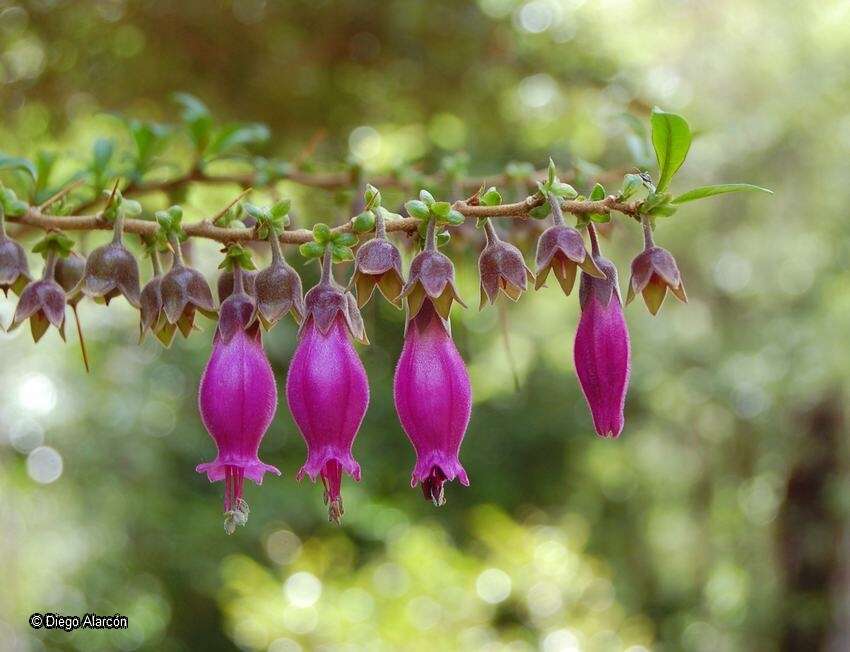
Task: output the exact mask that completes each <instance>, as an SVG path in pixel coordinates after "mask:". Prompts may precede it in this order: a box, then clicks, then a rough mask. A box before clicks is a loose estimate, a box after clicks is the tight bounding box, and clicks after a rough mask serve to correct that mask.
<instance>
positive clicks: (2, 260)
mask: <svg viewBox="0 0 850 652" xmlns="http://www.w3.org/2000/svg"><path fill="white" fill-rule="evenodd" d="M30 279H31V277H30V270H29V263H28V262H27V255H26V253H25V252H24V248H23V247H21V245H19V244H18V243H17V242H15V241H14V240H12V239H11V238H8V237H6V233H5V232H0V290H3V294H5V295H6V296H9V290H12V292H14V293H15V294H17V295H20V294H21V292H23V290H24V288H25V287H26V285H27V283H29V282H30Z"/></svg>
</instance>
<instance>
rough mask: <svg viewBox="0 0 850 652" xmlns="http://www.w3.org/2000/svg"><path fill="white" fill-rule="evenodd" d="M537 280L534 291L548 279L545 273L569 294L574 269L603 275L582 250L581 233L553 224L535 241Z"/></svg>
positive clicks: (597, 275) (574, 275) (573, 277)
mask: <svg viewBox="0 0 850 652" xmlns="http://www.w3.org/2000/svg"><path fill="white" fill-rule="evenodd" d="M536 258H537V281H536V282H535V284H534V289H535V290H539V289H540V288H541V287H543V284H544V283H545V282H546V277H547V276H549V270H552V271H553V272H554V273H555V278H556V279H558V283H559V284H560V286H561V289H562V290H563V291H564V294H567V295H569V294H570V292H572V290H573V285H574V284H575V278H576V267H581V268H582V269H583V270H584V271H585V272H587V273H588V274H590V275H591V276H596V277H598V278H604V274H602V272H601V271H600V270H599V269H598V268H597V267H596V264H595V263H594V261H593V257H592V256H591V255H590V254H589V253H587V250H586V249H585V248H584V239H583V238H582V237H581V233H579V232H578V231H576V230H575V229H574V228H572V227H569V226H566V225H564V224H556V225H555V226H550V227H549V228H548V229H546V230H545V231H544V232H543V234H542V235H541V236H540V239H539V240H538V241H537V256H536Z"/></svg>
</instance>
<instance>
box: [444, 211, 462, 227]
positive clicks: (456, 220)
mask: <svg viewBox="0 0 850 652" xmlns="http://www.w3.org/2000/svg"><path fill="white" fill-rule="evenodd" d="M464 221H466V218H465V217H464V216H463V213H461V212H460V211H458V210H455V209H454V208H452V209H451V210H450V211H449V214H448V217H446V222H448V223H449V224H451V225H452V226H460V225H461V224H463V223H464Z"/></svg>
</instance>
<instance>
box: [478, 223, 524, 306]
mask: <svg viewBox="0 0 850 652" xmlns="http://www.w3.org/2000/svg"><path fill="white" fill-rule="evenodd" d="M484 228H485V229H486V234H487V245H486V246H485V247H484V249H483V250H482V251H481V255H480V256H479V257H478V274H479V278H480V279H481V304H480V306H479V309H481V308H483V307H484V306H485V305H486V304H487V303H488V302H489V303H490V304H493V303H495V301H496V299H497V298H498V296H499V292H502V293H504V294H505V296H507V297H508V298H509V299H511V300H512V301H517V300H518V299H519V297H520V295H522V293H523V292H525V290H526V289H527V281H529V280H530V281H531V282H532V283H533V282H534V274H532V273H531V270H530V269H528V267H527V266H526V264H525V260H524V259H523V257H522V252H521V251H520V250H519V249H518V248H517V247H515V246H514V245H512V244H511V243H509V242H505V241H503V240H501V239H500V238H499V236H498V235H497V234H496V230H495V229H494V228H493V225H492V224H491V223H490V221H489V220H487V222H485V225H484Z"/></svg>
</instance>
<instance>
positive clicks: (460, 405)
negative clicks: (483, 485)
mask: <svg viewBox="0 0 850 652" xmlns="http://www.w3.org/2000/svg"><path fill="white" fill-rule="evenodd" d="M393 397H394V400H395V408H396V412H397V413H398V417H399V420H400V421H401V427H402V428H403V429H404V432H405V433H406V434H407V437H408V439H409V440H410V443H411V444H413V448H414V450H415V451H416V466H415V467H414V469H413V475H412V477H411V480H410V486H411V487H415V486H416V485H417V484H421V485H422V493H423V494H424V496H425V498H426V500H432V501H433V502H434V504H435V505H442V504H443V503H444V502H445V497H444V491H443V485H444V484H445V482H446V481H447V480H449V481H450V480H454V479H455V478H458V480H459V481H460V483H461V484H462V485H464V486H468V485H469V478H468V477H467V475H466V471H465V470H464V468H463V467H462V466H461V464H460V461H459V460H458V452H459V450H460V445H461V442H462V441H463V437H464V434H465V433H466V427H467V425H468V424H469V417H470V414H471V411H472V386H471V384H470V382H469V374H468V373H467V371H466V366H465V365H464V363H463V359H462V358H461V356H460V353H459V352H458V350H457V347H456V346H455V344H454V342H453V341H452V338H451V335H450V333H449V328H448V324H447V323H446V322H444V321H443V320H442V319H441V318H440V316H439V314H438V313H437V311H436V309H435V306H434V304H433V303H432V301H431V300H430V299H426V300H425V301H424V302H423V303H422V306H421V309H420V310H419V311H418V313H417V314H416V316H415V317H413V318H411V319H410V320H409V321H408V324H407V331H406V333H405V337H404V348H403V349H402V352H401V357H400V358H399V361H398V366H397V367H396V372H395V378H394V381H393Z"/></svg>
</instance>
